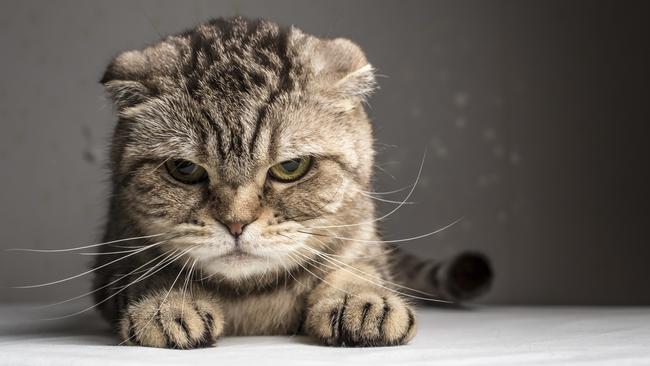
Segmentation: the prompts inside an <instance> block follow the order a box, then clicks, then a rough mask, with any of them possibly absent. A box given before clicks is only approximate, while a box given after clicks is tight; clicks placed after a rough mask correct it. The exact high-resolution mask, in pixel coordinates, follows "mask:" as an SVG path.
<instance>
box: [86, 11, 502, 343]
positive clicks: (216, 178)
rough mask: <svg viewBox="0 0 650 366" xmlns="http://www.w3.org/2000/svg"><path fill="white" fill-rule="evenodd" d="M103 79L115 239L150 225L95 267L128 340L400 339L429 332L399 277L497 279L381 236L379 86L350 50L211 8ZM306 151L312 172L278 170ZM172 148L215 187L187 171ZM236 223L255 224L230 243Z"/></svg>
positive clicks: (434, 285)
mask: <svg viewBox="0 0 650 366" xmlns="http://www.w3.org/2000/svg"><path fill="white" fill-rule="evenodd" d="M101 82H102V84H103V85H104V86H105V88H106V90H107V92H108V94H109V96H110V97H111V98H112V100H113V102H114V105H115V109H116V112H117V116H118V123H117V125H116V127H115V132H114V135H113V140H112V150H111V171H112V183H113V192H112V195H111V201H110V209H109V216H108V222H107V226H106V231H105V239H106V241H110V240H116V239H122V238H128V237H141V236H147V235H149V236H151V237H150V238H148V239H139V240H132V241H129V242H126V243H121V244H124V245H126V246H127V250H132V251H130V252H126V253H129V254H125V253H112V252H115V251H120V250H122V251H124V250H125V249H124V247H123V246H120V248H121V249H117V247H116V246H104V247H103V249H102V250H103V255H100V256H98V259H97V261H96V264H95V268H96V273H97V275H96V277H95V283H94V286H95V289H96V292H95V295H96V302H97V304H98V307H99V308H100V310H101V311H102V313H103V314H104V316H105V317H106V318H107V319H108V320H109V321H110V322H111V323H112V324H113V325H114V326H115V329H116V332H117V333H118V334H119V336H120V338H121V341H122V343H126V344H138V345H144V346H154V347H169V348H195V347H203V346H209V345H212V344H213V343H214V342H215V340H216V339H217V338H218V337H220V336H221V335H228V334H231V335H261V334H293V333H306V334H309V335H311V336H313V337H314V338H315V339H318V340H320V341H321V342H322V343H324V344H327V345H339V346H340V345H345V346H382V345H398V344H403V343H406V342H408V341H409V340H410V339H411V338H412V337H413V335H414V334H415V330H416V317H415V313H414V311H413V309H412V306H411V305H410V304H409V302H408V301H407V298H406V297H404V296H402V295H401V294H400V292H405V291H404V289H403V288H401V287H399V286H404V285H407V286H413V287H415V290H421V291H426V292H431V293H434V294H436V295H437V296H439V297H442V298H445V299H450V300H464V299H466V298H469V297H471V296H474V295H477V294H479V293H480V292H481V291H482V290H484V289H485V288H486V287H487V284H489V281H490V278H491V272H490V270H489V266H488V265H487V262H486V261H485V260H484V258H483V257H480V256H470V257H471V258H470V257H467V258H470V259H471V260H469V262H471V263H470V264H472V263H473V264H472V265H466V264H467V263H468V260H467V258H466V257H463V258H465V259H462V258H461V260H455V261H452V262H450V263H449V264H447V265H445V264H442V265H440V266H433V267H432V265H430V264H427V263H420V262H419V261H417V260H413V258H412V257H408V256H406V255H402V254H400V252H399V251H393V250H392V249H393V248H390V247H389V246H387V245H386V244H384V243H382V242H381V240H380V238H379V236H378V234H377V228H376V220H375V219H374V218H375V213H374V205H373V202H372V200H371V199H370V198H369V197H367V195H363V194H361V192H362V191H368V190H370V181H371V176H372V166H373V157H374V150H373V146H372V128H371V125H370V123H369V121H368V118H367V116H366V113H365V111H364V109H363V106H362V103H363V102H364V101H365V100H366V98H367V97H368V95H369V94H370V92H371V91H372V89H373V87H374V85H375V82H374V75H373V68H372V66H370V64H369V63H368V61H367V60H366V58H365V56H364V54H363V52H362V51H361V50H360V48H359V47H358V46H356V45H355V44H354V43H352V42H350V41H348V40H345V39H322V38H317V37H313V36H309V35H306V34H304V33H302V32H301V31H300V30H298V29H296V28H282V27H280V26H278V25H276V24H274V23H272V22H269V21H264V20H254V21H251V20H246V19H243V18H240V17H236V18H230V19H216V20H213V21H210V22H208V23H205V24H201V25H199V26H198V27H196V28H194V29H192V30H189V31H187V32H184V33H181V34H178V35H172V36H169V37H167V38H165V39H164V40H162V41H160V42H158V43H155V44H153V45H151V46H150V47H147V48H145V49H143V50H136V51H128V52H125V53H123V54H121V55H119V56H117V57H116V58H115V59H114V60H113V62H112V63H111V64H110V65H109V67H108V68H107V70H106V72H105V74H104V77H103V78H102V80H101ZM301 156H311V157H312V158H313V164H312V167H311V169H310V170H309V172H308V173H307V174H306V175H305V176H304V177H303V178H301V179H300V180H298V181H296V182H293V183H280V182H276V181H272V180H271V179H269V178H268V174H267V171H268V169H269V167H271V166H272V165H274V164H277V163H279V162H282V161H285V160H289V159H293V158H297V157H301ZM170 159H185V160H189V161H192V162H194V163H196V164H199V165H200V166H202V167H203V168H204V169H205V170H206V172H207V175H208V177H209V178H208V180H207V181H205V182H202V183H200V184H194V185H187V184H183V183H179V182H178V181H175V180H174V179H173V178H172V177H171V176H170V174H169V173H168V172H167V170H166V168H165V163H166V162H167V161H169V160H170ZM227 222H242V223H246V224H247V226H246V227H245V229H244V230H243V233H242V234H241V236H240V237H238V238H235V237H234V236H233V235H231V234H230V233H229V232H228V229H227V227H226V226H225V225H224V224H222V223H227ZM153 235H156V236H153ZM476 258H478V259H476ZM459 263H460V264H463V265H459ZM434 267H435V268H437V269H435V270H434V269H432V268H434ZM470 267H471V268H470ZM396 268H398V269H400V271H397V270H395V269H396ZM411 268H412V269H413V270H411ZM418 268H419V270H417V269H418ZM459 268H460V269H459ZM468 268H469V269H468ZM472 268H474V270H472ZM476 268H479V269H480V270H476ZM477 274H478V275H477ZM477 276H478V277H477ZM413 279H417V281H415V282H414V283H412V282H413V281H412V280H413ZM455 281H456V282H458V281H460V282H462V285H458V283H456V282H455Z"/></svg>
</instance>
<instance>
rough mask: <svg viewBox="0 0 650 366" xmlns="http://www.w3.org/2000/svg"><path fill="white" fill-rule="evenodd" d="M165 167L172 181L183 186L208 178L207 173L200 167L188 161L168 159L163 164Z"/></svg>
mask: <svg viewBox="0 0 650 366" xmlns="http://www.w3.org/2000/svg"><path fill="white" fill-rule="evenodd" d="M165 167H166V168H167V171H168V172H169V175H171V176H172V177H173V178H174V179H176V180H178V181H180V182H183V183H185V184H195V183H199V182H202V181H204V180H206V179H207V178H208V173H207V172H206V171H205V169H203V167H201V166H200V165H197V164H194V163H193V162H191V161H189V160H184V159H170V160H167V162H165Z"/></svg>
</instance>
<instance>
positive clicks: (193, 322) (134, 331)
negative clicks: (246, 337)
mask: <svg viewBox="0 0 650 366" xmlns="http://www.w3.org/2000/svg"><path fill="white" fill-rule="evenodd" d="M223 329H224V317H223V313H222V311H221V309H220V307H219V303H218V301H217V299H216V298H214V296H212V295H210V294H209V293H208V292H207V291H205V290H203V289H201V288H198V287H196V288H193V289H192V291H189V290H187V291H182V290H181V289H172V290H171V291H168V290H167V289H165V290H160V291H153V292H151V293H149V294H148V295H144V296H141V297H140V298H138V299H135V300H132V301H130V302H129V303H128V304H126V306H125V309H124V310H123V311H122V312H121V319H120V320H119V324H118V333H119V335H120V338H121V340H122V343H123V344H130V345H141V346H149V347H161V348H197V347H207V346H211V345H212V344H214V342H215V341H216V339H217V338H218V337H219V336H220V335H221V334H222V332H223Z"/></svg>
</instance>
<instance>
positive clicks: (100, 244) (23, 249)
mask: <svg viewBox="0 0 650 366" xmlns="http://www.w3.org/2000/svg"><path fill="white" fill-rule="evenodd" d="M166 234H167V233H162V234H153V235H143V236H135V237H132V238H124V239H117V240H111V241H107V242H104V243H99V244H91V245H84V246H80V247H75V248H65V249H28V248H11V249H7V251H12V252H33V253H59V252H72V251H75V250H81V249H88V248H95V247H100V246H102V245H109V244H114V243H121V242H125V241H130V240H139V239H148V238H155V237H157V236H161V235H166Z"/></svg>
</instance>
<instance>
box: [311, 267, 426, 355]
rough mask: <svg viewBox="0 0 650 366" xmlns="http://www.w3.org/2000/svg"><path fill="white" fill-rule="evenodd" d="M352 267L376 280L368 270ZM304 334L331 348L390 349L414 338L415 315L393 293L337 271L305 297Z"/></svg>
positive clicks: (349, 274) (374, 273)
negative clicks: (380, 347) (369, 347)
mask: <svg viewBox="0 0 650 366" xmlns="http://www.w3.org/2000/svg"><path fill="white" fill-rule="evenodd" d="M355 267H356V268H358V269H360V270H362V271H364V272H365V273H367V274H368V275H370V276H375V277H377V276H380V274H379V273H378V272H377V271H375V270H374V268H372V266H365V265H355ZM371 281H373V282H376V281H377V279H376V278H375V279H371ZM305 330H306V332H307V333H308V334H309V335H311V336H313V337H316V338H317V339H319V340H320V341H321V342H323V343H325V344H327V345H331V346H360V347H368V346H394V345H400V344H404V343H406V342H408V341H409V340H411V338H413V336H414V335H415V331H416V322H415V313H414V311H413V309H412V308H411V306H410V305H409V304H408V303H407V302H406V301H405V300H404V299H403V298H401V297H400V296H399V295H397V294H396V293H394V292H392V291H390V290H387V289H384V288H381V287H379V286H376V285H373V284H371V283H369V282H368V281H365V280H363V279H361V278H359V277H358V276H355V275H353V274H351V273H350V272H349V271H345V270H338V271H334V272H332V273H330V274H329V275H327V276H326V277H325V278H324V281H323V282H322V283H320V284H319V285H318V286H317V287H316V288H315V289H314V290H313V291H312V292H311V294H310V295H309V298H308V308H307V313H306V319H305Z"/></svg>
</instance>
